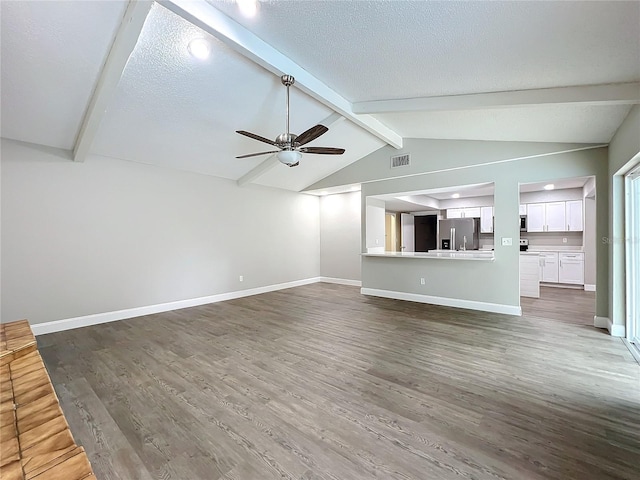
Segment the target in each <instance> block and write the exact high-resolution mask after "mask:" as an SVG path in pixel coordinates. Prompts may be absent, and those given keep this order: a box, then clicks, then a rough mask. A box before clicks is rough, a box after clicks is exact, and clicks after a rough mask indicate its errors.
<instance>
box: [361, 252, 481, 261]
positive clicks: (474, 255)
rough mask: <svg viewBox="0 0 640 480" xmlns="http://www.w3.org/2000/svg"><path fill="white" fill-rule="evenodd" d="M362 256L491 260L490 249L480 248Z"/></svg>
mask: <svg viewBox="0 0 640 480" xmlns="http://www.w3.org/2000/svg"><path fill="white" fill-rule="evenodd" d="M361 255H362V256H363V257H387V258H435V259H437V260H475V261H484V262H493V261H494V255H493V252H492V251H481V250H465V251H453V252H452V251H451V250H430V251H429V252H382V253H362V254H361Z"/></svg>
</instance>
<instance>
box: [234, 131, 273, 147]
mask: <svg viewBox="0 0 640 480" xmlns="http://www.w3.org/2000/svg"><path fill="white" fill-rule="evenodd" d="M236 133H239V134H240V135H244V136H245V137H249V138H253V139H254V140H258V141H259V142H264V143H268V144H269V145H273V146H274V147H277V146H278V144H277V143H276V142H274V141H273V140H269V139H268V138H264V137H261V136H260V135H256V134H255V133H251V132H247V131H245V130H236Z"/></svg>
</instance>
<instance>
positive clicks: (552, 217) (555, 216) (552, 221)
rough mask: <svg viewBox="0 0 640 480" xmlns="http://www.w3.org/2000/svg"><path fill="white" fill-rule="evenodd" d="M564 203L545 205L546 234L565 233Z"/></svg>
mask: <svg viewBox="0 0 640 480" xmlns="http://www.w3.org/2000/svg"><path fill="white" fill-rule="evenodd" d="M565 208H566V207H565V202H551V203H545V216H546V225H547V229H546V231H547V232H565V231H566V230H567V221H566V212H565Z"/></svg>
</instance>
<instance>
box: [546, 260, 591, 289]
mask: <svg viewBox="0 0 640 480" xmlns="http://www.w3.org/2000/svg"><path fill="white" fill-rule="evenodd" d="M540 281H541V282H546V283H569V284H574V285H584V253H581V252H573V253H569V252H541V253H540Z"/></svg>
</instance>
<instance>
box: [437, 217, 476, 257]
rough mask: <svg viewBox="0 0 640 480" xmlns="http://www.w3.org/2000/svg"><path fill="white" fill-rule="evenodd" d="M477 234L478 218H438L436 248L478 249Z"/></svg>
mask: <svg viewBox="0 0 640 480" xmlns="http://www.w3.org/2000/svg"><path fill="white" fill-rule="evenodd" d="M479 235H480V219H479V218H452V219H449V220H440V222H439V223H438V248H440V249H443V250H478V248H479V247H480V242H479ZM447 246H448V248H447Z"/></svg>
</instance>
